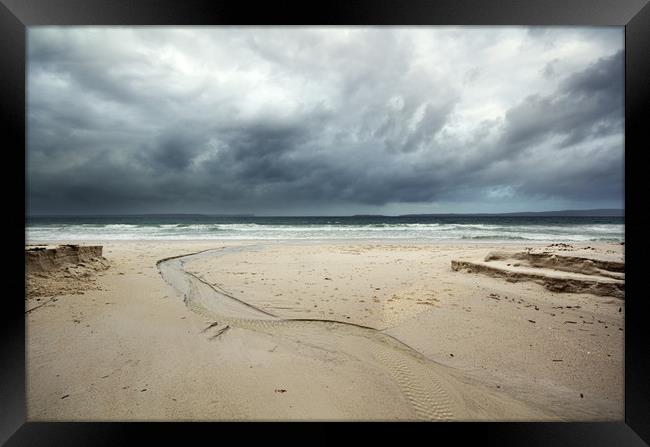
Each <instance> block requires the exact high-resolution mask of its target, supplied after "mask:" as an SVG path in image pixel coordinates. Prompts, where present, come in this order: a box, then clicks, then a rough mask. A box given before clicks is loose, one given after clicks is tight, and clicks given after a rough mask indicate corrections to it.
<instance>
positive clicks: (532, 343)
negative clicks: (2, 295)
mask: <svg viewBox="0 0 650 447" xmlns="http://www.w3.org/2000/svg"><path fill="white" fill-rule="evenodd" d="M103 245H104V256H105V257H106V258H107V259H108V260H109V262H110V264H111V267H110V268H109V269H108V270H106V271H100V272H98V273H97V277H96V280H95V284H96V287H97V288H98V289H99V290H88V291H86V293H85V294H84V295H61V296H59V297H58V300H57V301H56V302H51V303H48V304H47V305H45V306H43V307H42V308H39V309H37V310H35V311H33V312H29V313H28V314H27V316H26V318H27V333H28V337H27V346H28V352H27V355H28V362H27V367H28V417H29V419H30V420H121V419H138V420H151V419H156V420H160V419H185V420H187V419H189V420H222V419H258V420H259V419H264V420H278V419H353V420H367V419H381V420H397V419H408V420H413V419H443V420H444V419H461V420H475V419H483V420H502V419H505V420H515V419H525V420H549V419H551V420H552V419H565V420H620V419H622V415H623V331H622V330H621V329H622V328H623V319H624V305H623V303H624V301H623V300H621V299H619V298H615V297H607V296H596V295H592V294H577V293H554V292H551V291H549V290H547V289H545V288H544V287H543V286H541V285H539V284H535V283H531V282H519V283H509V282H506V281H504V280H503V279H501V278H493V277H488V276H481V275H473V274H467V273H463V272H455V271H453V270H452V269H451V260H453V259H459V260H462V259H467V260H471V259H478V258H482V257H484V256H486V255H487V254H488V253H489V252H490V251H491V250H494V249H503V247H504V246H503V244H493V245H490V244H456V243H448V244H435V245H432V244H421V243H379V242H376V243H375V242H373V243H359V242H345V243H344V242H337V243H307V244H296V243H293V244H289V243H275V242H268V243H260V242H250V243H248V242H240V243H214V242H210V243H208V242H168V241H167V242H144V241H142V242H129V243H125V242H113V243H108V244H106V243H105V244H103ZM592 246H593V244H592ZM224 247H225V248H226V250H224ZM228 247H238V248H236V249H234V250H233V249H232V248H228ZM509 248H512V249H517V250H520V249H525V248H526V247H525V246H522V245H519V246H515V245H511V246H509ZM203 250H209V252H206V255H204V256H196V257H192V258H180V260H182V262H181V261H179V263H178V264H179V265H177V266H173V265H172V263H167V264H161V265H160V266H157V262H158V261H159V260H161V259H163V258H169V257H174V256H179V255H182V254H189V253H194V252H199V251H203ZM596 250H598V251H599V252H602V253H604V254H605V253H606V254H607V255H608V256H613V257H616V256H618V257H622V247H621V246H620V245H614V244H606V245H599V246H596ZM159 267H160V270H159ZM176 267H178V268H176ZM173 268H175V270H174V271H171V270H172V269H173ZM164 269H169V270H170V271H169V272H165V271H164ZM161 272H162V273H163V274H164V275H166V277H165V279H163V276H161ZM184 272H188V273H189V274H190V275H187V274H184ZM174 275H176V276H175V278H176V279H174ZM192 275H194V277H195V279H196V280H192V279H191V278H190V277H191V276H192ZM170 278H171V280H170ZM215 293H216V294H217V295H216V296H215V295H214V294H215ZM219 294H221V295H219ZM219 297H221V298H222V299H223V302H220V303H221V304H219V305H216V306H214V302H215V300H218V299H219ZM237 301H239V302H242V303H247V304H250V305H252V306H254V307H255V308H257V309H259V310H261V311H263V312H262V313H261V314H259V315H256V311H255V310H252V308H251V311H250V312H248V313H247V312H241V311H242V308H241V307H240V305H238V304H236V303H237ZM224 305H226V307H224ZM242 305H243V304H242ZM619 309H620V311H619ZM269 314H270V315H269ZM263 315H267V316H266V317H264V316H263ZM291 319H300V320H327V321H326V322H318V321H286V320H291Z"/></svg>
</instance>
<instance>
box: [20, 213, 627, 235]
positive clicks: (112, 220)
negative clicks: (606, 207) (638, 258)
mask: <svg viewBox="0 0 650 447" xmlns="http://www.w3.org/2000/svg"><path fill="white" fill-rule="evenodd" d="M624 230H625V225H624V218H623V217H549V216H535V217H528V216H526V217H522V216H400V217H389V216H343V217H332V216H323V217H252V216H243V217H236V216H225V217H224V216H210V215H139V216H135V215H129V216H78V217H72V216H47V217H45V216H41V217H28V218H27V222H26V227H25V232H26V239H27V241H28V242H44V241H51V242H56V241H60V242H66V241H84V240H136V239H137V240H160V239H176V240H196V239H206V240H207V239H209V240H306V239H313V240H330V239H342V240H349V239H361V240H369V239H410V240H433V241H435V240H440V241H442V240H473V241H481V240H485V241H491V240H495V241H499V240H512V241H518V240H519V241H554V242H587V241H610V242H623V241H624V233H625V231H624Z"/></svg>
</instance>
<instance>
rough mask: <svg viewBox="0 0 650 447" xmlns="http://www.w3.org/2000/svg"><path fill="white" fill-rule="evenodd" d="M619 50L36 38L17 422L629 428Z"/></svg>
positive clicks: (213, 35)
mask: <svg viewBox="0 0 650 447" xmlns="http://www.w3.org/2000/svg"><path fill="white" fill-rule="evenodd" d="M624 37H625V35H624V28H623V27H614V26H609V27H566V26H564V27H541V26H531V27H523V26H411V27H407V26H299V27H297V26H286V27H283V26H264V27H261V26H185V27H181V26H142V27H136V26H31V27H29V28H28V30H27V69H26V72H27V77H26V94H27V98H26V112H27V114H26V123H27V128H26V136H27V139H26V154H25V157H26V167H25V169H26V213H27V214H26V216H25V222H26V223H25V335H26V338H25V357H26V365H25V366H26V376H25V383H26V406H27V420H28V421H33V422H46V421H56V422H61V421H387V422H389V421H433V422H435V421H441V422H450V421H491V422H492V421H494V422H501V421H504V422H505V421H546V422H557V421H564V422H583V421H585V422H586V421H588V422H603V421H623V420H624V409H625V401H624V382H625V376H624V355H625V340H624V332H625V224H624V220H625V219H624V217H625V210H624V204H625V195H624V192H625V191H624V189H625V188H624V182H625V178H624V162H625V157H624V156H625V153H624V141H625V139H624V112H623V110H624V108H623V105H624V49H625V45H624Z"/></svg>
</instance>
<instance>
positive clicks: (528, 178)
mask: <svg viewBox="0 0 650 447" xmlns="http://www.w3.org/2000/svg"><path fill="white" fill-rule="evenodd" d="M623 45H624V34H623V28H622V27H608V28H539V27H534V28H522V27H458V28H455V27H408V28H395V27H374V28H373V27H351V28H342V27H322V28H314V27H304V28H285V27H268V28H254V27H191V28H170V27H154V28H152V27H137V28H122V27H120V28H113V27H32V28H29V30H28V79H27V82H28V84H27V89H28V95H27V96H28V98H27V115H28V116H27V122H28V127H27V135H28V139H27V192H28V197H27V200H28V210H29V213H30V214H53V213H54V214H70V213H81V214H111V213H158V212H161V213H185V212H202V213H255V214H258V215H265V214H266V215H269V214H270V215H314V214H316V215H318V214H321V215H332V214H339V215H340V214H359V213H383V214H401V213H437V212H508V211H524V210H526V211H528V210H533V211H537V210H552V209H584V208H622V207H623V194H624V189H623V186H624V178H623V166H624V149H623V147H624V138H623V137H624V133H623V130H624V127H623V118H624V116H623V74H624V66H623Z"/></svg>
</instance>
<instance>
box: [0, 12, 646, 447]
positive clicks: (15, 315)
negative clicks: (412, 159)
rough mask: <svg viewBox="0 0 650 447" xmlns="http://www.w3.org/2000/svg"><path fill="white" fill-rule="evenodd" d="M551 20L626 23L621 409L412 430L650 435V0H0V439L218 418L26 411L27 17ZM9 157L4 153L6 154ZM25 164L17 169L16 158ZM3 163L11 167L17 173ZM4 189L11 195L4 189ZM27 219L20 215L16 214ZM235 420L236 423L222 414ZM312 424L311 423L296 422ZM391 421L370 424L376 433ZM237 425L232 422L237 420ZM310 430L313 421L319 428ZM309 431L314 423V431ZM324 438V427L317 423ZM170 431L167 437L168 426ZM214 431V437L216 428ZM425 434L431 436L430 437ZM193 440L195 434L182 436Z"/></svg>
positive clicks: (121, 437) (84, 440)
mask: <svg viewBox="0 0 650 447" xmlns="http://www.w3.org/2000/svg"><path fill="white" fill-rule="evenodd" d="M156 24H158V25H190V24H193V25H232V24H238V25H246V24H248V25H260V24H268V25H274V24H275V25H293V24H307V25H309V24H311V25H330V24H332V25H336V24H340V25H559V26H564V25H566V26H585V25H595V26H625V242H626V243H625V245H626V255H625V257H626V283H627V284H626V289H627V290H626V320H625V416H624V422H623V421H621V422H603V423H572V422H567V423H511V422H495V423H448V424H411V425H410V426H409V427H408V431H409V434H411V435H413V436H418V435H426V436H428V437H429V436H432V435H435V436H436V437H437V436H449V437H452V438H453V439H454V444H456V443H457V442H458V441H462V440H466V439H467V438H468V437H474V438H479V439H481V440H483V441H482V442H484V441H485V440H491V441H493V442H495V443H498V444H499V445H527V446H537V445H539V446H542V445H555V446H560V445H589V446H614V445H616V446H622V445H630V446H634V445H644V441H643V440H645V442H646V443H650V358H649V357H650V348H648V346H647V345H646V344H645V340H646V339H647V338H648V337H647V336H648V332H649V331H650V329H649V327H650V325H649V324H647V323H646V321H645V319H646V315H648V314H647V310H648V304H647V299H646V297H647V295H645V293H644V292H645V290H644V283H643V281H644V280H643V277H644V276H645V275H647V272H645V271H644V267H645V266H644V262H643V257H644V254H645V253H646V252H647V248H648V243H647V236H646V233H644V230H645V231H647V230H646V229H647V228H650V226H649V225H648V224H649V223H650V222H649V221H648V218H647V217H645V216H644V209H643V205H644V204H645V203H647V200H646V201H644V198H645V195H646V194H645V193H646V191H648V187H647V185H644V180H645V178H644V177H645V176H644V174H645V170H646V167H645V165H644V164H643V155H644V152H645V150H646V149H647V148H649V147H650V145H649V144H648V141H649V140H650V136H649V135H648V131H647V129H646V127H647V126H646V122H645V120H644V119H643V115H644V112H648V109H649V107H648V106H649V104H650V94H649V92H650V5H648V0H543V1H542V0H537V1H536V0H527V1H518V0H507V1H497V0H480V1H479V0H437V1H436V0H410V1H401V2H400V1H395V0H330V1H324V0H321V1H319V2H305V1H302V2H301V1H298V0H282V1H281V0H276V1H271V2H250V1H241V0H240V1H235V0H216V1H209V0H186V1H169V0H139V1H138V0H131V1H129V0H0V55H1V57H2V63H1V64H0V126H2V130H3V132H2V135H3V140H4V141H5V144H4V145H3V146H4V150H3V152H2V153H3V155H4V161H5V165H4V168H5V169H4V170H3V171H2V172H3V174H4V175H2V178H3V183H4V185H3V186H4V188H3V191H4V192H5V193H6V194H5V202H7V201H8V202H9V203H8V204H7V205H6V207H8V209H6V210H5V213H4V216H3V217H4V220H5V223H8V226H9V228H10V233H9V234H8V237H5V241H4V242H5V253H11V255H10V256H9V258H10V259H8V262H7V264H8V267H9V268H10V269H11V270H9V271H8V272H7V273H6V276H5V281H6V282H9V284H10V285H11V286H12V287H11V288H10V289H7V290H10V292H8V293H6V294H4V295H3V296H2V298H3V299H4V303H3V306H4V309H3V311H2V312H0V313H1V314H2V319H3V321H2V325H0V330H1V331H2V337H1V339H0V346H1V348H0V353H1V360H0V444H1V443H5V442H6V445H10V446H17V445H41V444H43V445H122V444H125V443H129V441H131V440H133V439H134V438H133V437H134V436H135V435H139V436H142V435H145V436H149V435H153V434H156V436H157V437H163V438H167V436H168V434H170V431H171V430H174V431H181V432H183V435H184V436H187V435H191V438H188V439H190V440H195V436H201V435H208V436H210V437H211V438H212V437H213V435H214V434H215V433H219V438H220V439H221V440H223V439H225V436H227V434H225V432H224V429H225V428H224V427H225V425H226V424H224V425H220V426H219V427H215V426H214V425H213V424H180V423H173V424H171V423H170V424H162V423H155V424H153V423H152V424H145V423H35V422H25V418H26V410H25V335H26V334H25V318H24V302H23V300H22V298H21V297H20V295H21V294H23V293H24V290H25V289H24V287H25V284H24V278H25V276H24V269H23V267H22V264H21V263H19V262H18V261H16V260H15V259H13V255H15V257H16V258H18V256H19V253H23V256H24V242H25V233H24V226H23V225H21V222H20V221H21V219H22V217H21V215H25V209H26V207H25V200H26V198H25V196H24V195H23V196H20V195H19V192H18V191H17V189H18V187H17V186H16V185H17V184H19V182H20V181H21V180H22V182H23V183H22V184H23V186H25V169H24V166H25V151H24V148H25V62H26V61H25V58H26V53H25V49H26V48H25V43H26V27H28V26H33V25H156ZM7 157H9V159H10V160H8V159H7ZM21 166H22V167H23V169H21V168H20V167H21ZM7 174H15V175H14V176H13V177H12V176H11V175H7ZM7 199H9V200H7ZM24 223H25V222H24V221H23V224H24ZM232 425H236V424H230V426H231V427H232ZM303 426H306V427H307V429H308V430H312V429H316V430H319V428H318V427H312V424H303ZM277 427H278V424H265V426H264V427H263V428H262V429H260V430H259V432H260V434H263V436H264V437H267V436H269V437H274V436H275V435H277V434H278V433H277ZM393 427H394V426H393V425H391V424H373V427H372V430H373V432H374V433H375V434H377V435H378V436H383V435H385V434H386V435H387V434H389V432H392V431H393ZM242 428H244V430H245V432H250V430H246V428H245V427H239V426H237V427H235V428H234V429H233V428H230V429H228V430H227V431H228V432H232V431H233V430H236V431H238V432H241V431H242ZM316 433H321V432H320V431H317V432H316ZM316 433H315V434H316ZM322 433H323V440H325V439H326V437H328V436H329V435H328V433H329V428H328V429H327V431H323V432H322ZM167 439H168V440H169V438H167ZM213 439H214V438H213ZM430 439H431V438H430ZM190 442H191V441H190Z"/></svg>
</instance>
